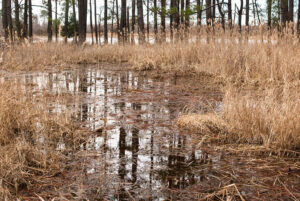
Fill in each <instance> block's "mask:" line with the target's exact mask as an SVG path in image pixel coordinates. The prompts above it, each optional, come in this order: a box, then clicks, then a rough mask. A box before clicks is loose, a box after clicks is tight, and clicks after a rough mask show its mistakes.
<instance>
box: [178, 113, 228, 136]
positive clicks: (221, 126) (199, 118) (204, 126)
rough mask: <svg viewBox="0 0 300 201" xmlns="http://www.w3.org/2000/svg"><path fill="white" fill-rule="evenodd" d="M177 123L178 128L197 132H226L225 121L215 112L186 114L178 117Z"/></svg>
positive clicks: (212, 133) (211, 133)
mask: <svg viewBox="0 0 300 201" xmlns="http://www.w3.org/2000/svg"><path fill="white" fill-rule="evenodd" d="M177 124H178V126H179V127H180V128H185V129H189V130H191V131H193V132H196V133H198V134H210V135H214V134H226V133H228V128H227V125H226V123H225V122H224V121H223V120H222V119H221V118H219V117H217V115H216V114H212V113H209V114H200V115H199V114H188V115H183V116H180V117H179V118H178V121H177Z"/></svg>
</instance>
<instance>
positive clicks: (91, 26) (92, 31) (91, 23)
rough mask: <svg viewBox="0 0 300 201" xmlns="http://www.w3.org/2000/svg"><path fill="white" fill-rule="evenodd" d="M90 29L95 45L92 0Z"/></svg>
mask: <svg viewBox="0 0 300 201" xmlns="http://www.w3.org/2000/svg"><path fill="white" fill-rule="evenodd" d="M90 28H91V34H92V45H93V44H94V28H93V7H92V0H90Z"/></svg>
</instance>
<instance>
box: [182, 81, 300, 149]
mask: <svg viewBox="0 0 300 201" xmlns="http://www.w3.org/2000/svg"><path fill="white" fill-rule="evenodd" d="M299 100H300V93H299V88H298V87H297V86H295V85H290V84H286V85H284V86H279V87H278V88H276V89H275V88H273V89H264V90H260V91H244V90H242V91H237V90H236V89H235V90H234V88H231V89H229V90H228V91H227V92H226V94H225V97H224V100H223V101H224V103H223V105H222V109H221V112H220V114H218V115H217V114H212V113H210V114H201V115H199V114H192V115H184V116H181V117H180V118H179V119H178V122H177V123H178V126H179V127H181V128H186V129H189V130H191V131H193V132H196V133H201V134H205V135H207V134H223V135H220V137H221V138H220V139H223V140H222V141H224V142H225V141H226V143H231V144H243V145H255V146H259V147H261V146H263V147H265V148H266V149H268V150H270V149H271V150H272V149H273V150H279V149H281V150H290V151H298V150H300V116H299V114H300V101H299ZM245 147H247V146H245Z"/></svg>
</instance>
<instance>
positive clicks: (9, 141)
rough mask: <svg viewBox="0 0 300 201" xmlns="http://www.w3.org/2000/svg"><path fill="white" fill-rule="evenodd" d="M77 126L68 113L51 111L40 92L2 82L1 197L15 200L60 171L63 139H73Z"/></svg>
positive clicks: (0, 129)
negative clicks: (35, 93) (36, 94)
mask: <svg viewBox="0 0 300 201" xmlns="http://www.w3.org/2000/svg"><path fill="white" fill-rule="evenodd" d="M77 129H78V127H77V126H76V125H74V124H73V123H72V121H71V118H70V115H68V114H67V113H52V114H50V113H49V112H48V106H47V104H46V101H44V100H43V97H42V95H41V96H33V94H32V93H31V92H24V91H23V90H22V88H21V87H20V86H19V84H18V83H13V84H12V83H6V82H2V83H1V84H0V199H1V200H5V199H8V200H12V199H13V198H14V199H15V198H16V197H19V191H20V190H23V189H27V190H30V188H31V186H32V185H33V184H37V183H39V182H40V181H42V180H43V178H45V177H51V176H54V175H56V174H58V173H59V172H61V171H62V170H63V169H64V167H65V164H64V163H63V159H64V155H63V154H62V153H61V152H60V151H59V150H57V146H58V143H59V142H60V141H61V140H64V141H68V142H74V140H76V135H78V134H79V133H78V131H77Z"/></svg>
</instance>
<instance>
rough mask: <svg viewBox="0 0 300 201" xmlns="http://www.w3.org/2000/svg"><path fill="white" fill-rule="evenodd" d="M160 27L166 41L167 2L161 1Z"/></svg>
mask: <svg viewBox="0 0 300 201" xmlns="http://www.w3.org/2000/svg"><path fill="white" fill-rule="evenodd" d="M160 20H161V23H160V26H161V32H162V40H164V41H165V40H166V0H161V13H160Z"/></svg>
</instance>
